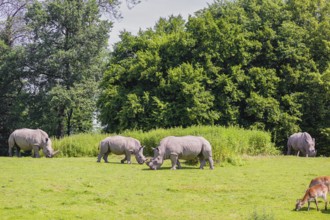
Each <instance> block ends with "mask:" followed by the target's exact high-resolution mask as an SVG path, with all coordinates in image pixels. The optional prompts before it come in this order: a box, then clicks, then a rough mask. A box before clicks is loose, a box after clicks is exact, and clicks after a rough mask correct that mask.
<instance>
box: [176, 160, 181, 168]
mask: <svg viewBox="0 0 330 220" xmlns="http://www.w3.org/2000/svg"><path fill="white" fill-rule="evenodd" d="M176 165H177V166H178V169H181V163H180V161H179V160H177V161H176Z"/></svg>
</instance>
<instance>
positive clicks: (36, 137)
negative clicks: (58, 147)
mask: <svg viewBox="0 0 330 220" xmlns="http://www.w3.org/2000/svg"><path fill="white" fill-rule="evenodd" d="M8 144H9V149H8V152H9V156H10V157H12V156H13V154H12V149H13V148H14V147H16V149H17V151H16V155H17V156H18V157H20V156H21V153H20V150H24V151H29V150H33V155H32V156H33V157H40V155H39V150H40V149H41V148H42V151H43V153H44V155H45V156H46V157H53V156H54V155H55V154H57V153H58V152H59V151H55V152H54V150H53V148H52V141H51V140H50V138H49V137H48V134H47V133H46V132H44V131H43V130H41V129H28V128H22V129H17V130H15V131H14V132H13V133H11V134H10V136H9V139H8Z"/></svg>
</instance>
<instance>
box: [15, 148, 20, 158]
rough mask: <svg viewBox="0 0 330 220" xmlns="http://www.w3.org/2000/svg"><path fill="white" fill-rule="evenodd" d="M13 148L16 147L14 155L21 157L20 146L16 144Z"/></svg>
mask: <svg viewBox="0 0 330 220" xmlns="http://www.w3.org/2000/svg"><path fill="white" fill-rule="evenodd" d="M15 149H16V156H17V157H21V148H20V147H18V146H16V147H15Z"/></svg>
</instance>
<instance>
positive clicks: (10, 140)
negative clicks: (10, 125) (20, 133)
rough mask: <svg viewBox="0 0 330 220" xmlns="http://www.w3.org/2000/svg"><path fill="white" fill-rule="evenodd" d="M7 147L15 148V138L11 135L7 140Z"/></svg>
mask: <svg viewBox="0 0 330 220" xmlns="http://www.w3.org/2000/svg"><path fill="white" fill-rule="evenodd" d="M8 145H9V148H13V147H14V146H15V138H14V135H13V134H11V135H10V136H9V138H8Z"/></svg>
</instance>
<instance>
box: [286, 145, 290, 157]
mask: <svg viewBox="0 0 330 220" xmlns="http://www.w3.org/2000/svg"><path fill="white" fill-rule="evenodd" d="M286 155H291V145H288V151H287V152H286Z"/></svg>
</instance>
